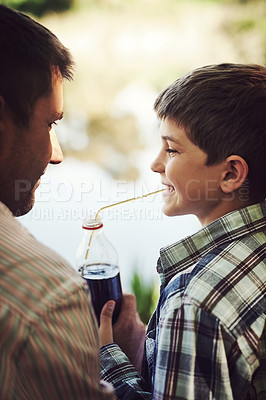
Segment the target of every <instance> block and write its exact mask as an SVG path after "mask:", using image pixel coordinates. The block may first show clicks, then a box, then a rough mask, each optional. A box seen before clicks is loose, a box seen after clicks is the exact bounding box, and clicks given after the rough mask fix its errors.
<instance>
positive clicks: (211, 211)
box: [151, 119, 224, 225]
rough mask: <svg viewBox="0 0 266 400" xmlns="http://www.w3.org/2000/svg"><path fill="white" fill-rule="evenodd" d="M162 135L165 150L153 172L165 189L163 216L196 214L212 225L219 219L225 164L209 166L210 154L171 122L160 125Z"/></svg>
mask: <svg viewBox="0 0 266 400" xmlns="http://www.w3.org/2000/svg"><path fill="white" fill-rule="evenodd" d="M160 134H161V139H162V146H161V149H160V152H159V154H158V156H157V158H156V159H155V160H154V162H153V163H152V165H151V169H152V170H153V171H154V172H158V173H159V174H160V175H161V181H162V184H163V185H164V186H165V188H166V190H165V191H164V192H163V199H164V203H163V212H164V213H165V214H166V215H168V216H173V215H185V214H194V215H196V216H197V217H198V218H199V220H200V222H201V223H202V224H203V225H206V224H208V223H210V222H212V221H213V220H215V219H216V218H218V217H219V215H218V216H217V209H219V205H220V203H221V201H222V197H223V192H222V190H221V188H220V183H221V179H222V176H223V171H224V163H223V162H222V163H220V164H216V165H212V166H207V165H206V161H207V154H206V153H205V152H204V151H202V150H201V149H200V148H199V147H197V146H196V145H195V144H193V143H192V142H191V141H190V139H189V138H188V136H187V135H186V132H185V130H184V129H183V128H182V127H181V126H177V124H176V123H175V122H173V121H171V120H168V119H166V120H163V121H162V122H161V127H160Z"/></svg>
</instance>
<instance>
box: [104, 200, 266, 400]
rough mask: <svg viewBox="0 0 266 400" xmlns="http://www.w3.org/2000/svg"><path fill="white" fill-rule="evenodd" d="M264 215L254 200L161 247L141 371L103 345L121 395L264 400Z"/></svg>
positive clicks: (109, 375)
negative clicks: (154, 302) (158, 283)
mask: <svg viewBox="0 0 266 400" xmlns="http://www.w3.org/2000/svg"><path fill="white" fill-rule="evenodd" d="M265 216H266V203H261V204H256V205H252V206H250V207H247V208H243V209H241V210H238V211H235V212H232V213H230V214H227V215H225V216H223V217H222V218H220V219H218V220H217V221H215V222H213V223H211V224H210V225H208V226H207V227H205V228H203V229H202V230H200V231H199V232H197V233H196V234H194V235H192V236H190V237H188V238H185V239H184V240H182V241H180V242H178V243H176V244H173V245H171V246H168V247H166V248H164V249H162V250H161V252H160V258H159V261H158V272H159V274H160V277H161V283H162V284H161V294H160V298H159V301H158V305H157V308H156V311H155V313H154V314H153V316H152V318H151V320H150V323H149V325H148V329H147V334H146V346H145V355H144V363H143V364H144V365H143V371H142V376H139V375H138V373H137V372H136V371H135V370H134V368H133V366H132V365H131V364H130V363H129V360H128V359H127V357H126V356H125V355H124V354H123V353H122V351H121V350H120V348H119V347H118V346H117V345H116V344H110V345H107V346H104V347H103V348H102V349H101V364H102V377H104V378H105V379H106V380H107V381H109V382H111V383H113V385H114V386H115V389H116V395H117V396H118V398H119V399H124V400H129V399H156V400H162V399H164V400H166V399H169V400H170V399H171V400H173V399H189V400H201V399H202V400H207V399H216V400H217V399H219V400H221V399H228V400H229V399H241V400H243V399H245V400H247V399H261V400H262V399H266V327H265V319H266V297H265V295H266V265H265V254H266V246H265V242H266V241H265V233H266V219H265Z"/></svg>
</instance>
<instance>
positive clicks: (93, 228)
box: [76, 218, 122, 323]
mask: <svg viewBox="0 0 266 400" xmlns="http://www.w3.org/2000/svg"><path fill="white" fill-rule="evenodd" d="M82 228H83V231H84V233H83V237H82V240H81V243H80V245H79V247H78V250H77V254H76V269H77V271H78V272H79V274H80V275H81V276H82V278H84V279H85V280H86V281H87V285H88V287H89V290H90V293H91V299H92V304H93V307H94V311H95V314H96V317H97V319H98V323H100V313H101V310H102V307H103V306H104V304H105V303H106V302H107V301H108V300H115V302H116V306H115V310H114V313H113V323H114V322H115V321H116V320H117V317H118V315H119V312H120V309H121V303H122V287H121V281H120V270H119V266H118V255H117V252H116V250H115V248H114V246H113V245H112V244H111V242H110V241H109V240H108V239H107V237H106V236H105V234H104V231H103V223H102V221H101V219H99V218H97V219H95V218H94V219H85V220H84V221H83V225H82Z"/></svg>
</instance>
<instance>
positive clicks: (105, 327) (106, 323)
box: [99, 300, 115, 346]
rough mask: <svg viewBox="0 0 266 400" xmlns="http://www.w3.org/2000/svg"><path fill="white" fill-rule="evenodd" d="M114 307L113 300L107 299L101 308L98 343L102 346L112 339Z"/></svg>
mask: <svg viewBox="0 0 266 400" xmlns="http://www.w3.org/2000/svg"><path fill="white" fill-rule="evenodd" d="M114 308H115V302H114V301H113V300H109V301H108V302H107V303H105V305H104V306H103V308H102V311H101V315H100V330H99V335H100V345H101V346H104V345H106V344H108V343H112V342H113V341H114V339H113V327H112V316H113V311H114Z"/></svg>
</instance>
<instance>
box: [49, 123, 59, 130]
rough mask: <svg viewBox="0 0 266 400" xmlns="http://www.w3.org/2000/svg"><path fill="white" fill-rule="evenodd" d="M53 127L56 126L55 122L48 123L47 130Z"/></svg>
mask: <svg viewBox="0 0 266 400" xmlns="http://www.w3.org/2000/svg"><path fill="white" fill-rule="evenodd" d="M53 125H57V123H56V121H54V122H50V124H48V126H49V129H52V126H53Z"/></svg>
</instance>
